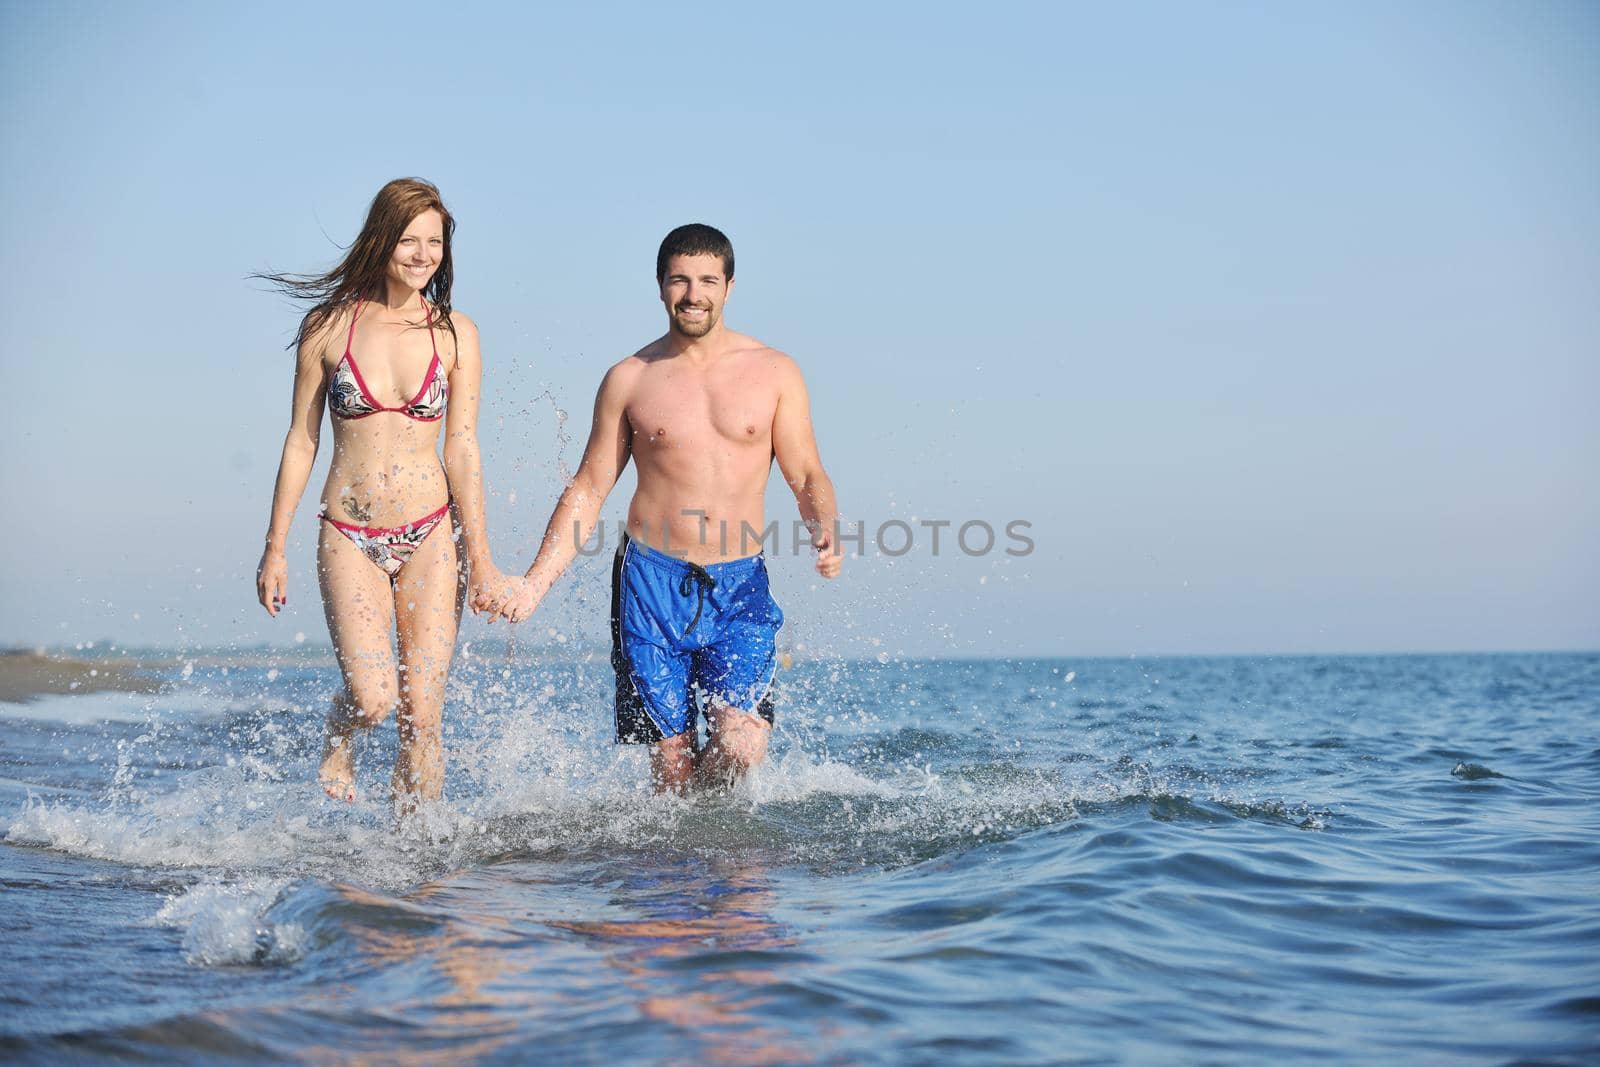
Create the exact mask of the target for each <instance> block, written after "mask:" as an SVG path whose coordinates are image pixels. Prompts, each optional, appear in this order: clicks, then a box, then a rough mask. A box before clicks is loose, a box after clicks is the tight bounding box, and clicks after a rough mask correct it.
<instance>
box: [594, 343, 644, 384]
mask: <svg viewBox="0 0 1600 1067" xmlns="http://www.w3.org/2000/svg"><path fill="white" fill-rule="evenodd" d="M655 345H656V342H654V341H652V342H651V343H650V344H648V345H645V346H644V347H643V348H641V349H639V351H637V352H635V353H633V354H632V355H631V356H623V357H622V358H621V359H619V360H618V361H617V362H615V363H613V364H611V366H610V367H608V368H607V369H606V373H605V376H604V377H603V378H601V379H600V390H601V391H602V392H607V391H612V392H614V391H616V390H628V389H631V388H632V387H633V384H634V382H636V381H638V379H639V375H640V373H641V372H642V371H643V370H644V369H645V367H647V366H648V365H649V364H650V362H651V359H652V357H651V350H652V349H653V348H654V347H655Z"/></svg>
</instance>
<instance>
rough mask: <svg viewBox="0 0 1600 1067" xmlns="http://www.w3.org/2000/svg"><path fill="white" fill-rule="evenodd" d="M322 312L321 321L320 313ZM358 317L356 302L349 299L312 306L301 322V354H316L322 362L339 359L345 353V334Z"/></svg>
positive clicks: (306, 355) (305, 355) (303, 355)
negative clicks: (326, 306) (327, 304)
mask: <svg viewBox="0 0 1600 1067" xmlns="http://www.w3.org/2000/svg"><path fill="white" fill-rule="evenodd" d="M319 312H321V313H322V314H321V321H317V320H318V313H319ZM355 318H356V302H355V301H353V300H352V301H347V302H346V303H343V304H336V305H334V306H333V307H330V308H326V309H322V308H312V309H311V310H310V311H308V312H306V317H305V319H304V320H303V321H302V322H301V326H300V329H301V340H300V355H301V356H302V358H304V357H309V356H313V355H314V356H316V357H317V359H319V360H321V361H322V362H328V361H330V360H334V359H337V358H338V357H339V356H341V355H343V354H344V340H345V335H346V333H347V332H348V331H349V329H350V326H351V324H352V323H354V322H355Z"/></svg>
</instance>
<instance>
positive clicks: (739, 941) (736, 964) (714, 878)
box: [551, 858, 815, 1064]
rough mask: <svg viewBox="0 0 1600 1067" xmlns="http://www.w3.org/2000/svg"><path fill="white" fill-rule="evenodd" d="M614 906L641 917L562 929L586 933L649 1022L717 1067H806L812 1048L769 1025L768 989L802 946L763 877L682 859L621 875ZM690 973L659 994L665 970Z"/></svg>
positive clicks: (725, 862)
mask: <svg viewBox="0 0 1600 1067" xmlns="http://www.w3.org/2000/svg"><path fill="white" fill-rule="evenodd" d="M612 902H613V903H614V904H616V905H619V906H621V907H623V908H626V909H627V910H628V911H630V912H633V913H636V914H637V915H638V916H639V917H638V918H629V919H611V920H580V921H570V922H556V923H552V924H551V925H552V926H555V927H559V928H561V929H565V930H570V931H572V932H574V933H577V934H580V935H582V936H583V937H584V938H585V939H587V940H588V942H589V943H590V944H592V945H594V946H595V947H597V948H598V949H599V950H600V951H601V952H602V953H603V954H604V957H605V960H606V962H607V964H609V965H610V966H611V967H614V968H615V969H616V970H617V971H618V972H620V974H621V977H622V984H623V986H624V987H626V988H627V989H630V990H632V991H634V993H635V994H636V995H637V998H638V999H637V1004H638V1010H639V1013H640V1014H641V1015H642V1016H644V1017H645V1018H647V1019H650V1020H654V1021H656V1022H661V1023H666V1024H669V1025H671V1026H675V1027H679V1028H681V1029H682V1030H684V1031H689V1032H692V1033H694V1034H695V1035H696V1037H697V1039H698V1041H699V1042H700V1043H701V1046H702V1047H701V1054H702V1056H703V1057H704V1058H705V1059H706V1060H708V1061H709V1062H712V1063H755V1064H763V1063H807V1062H811V1061H812V1060H814V1058H815V1057H814V1055H813V1054H812V1052H811V1050H809V1049H807V1048H805V1047H803V1046H801V1045H798V1044H796V1043H795V1042H794V1041H793V1040H792V1039H791V1038H790V1036H789V1035H788V1034H787V1033H785V1032H784V1031H782V1030H780V1029H778V1028H777V1027H775V1026H773V1025H772V1023H771V1022H770V1020H769V1018H768V1017H767V1015H766V1014H765V1011H766V1009H767V1008H768V1006H769V1005H770V1003H771V1002H772V999H773V998H772V997H771V996H770V995H769V992H768V990H769V987H771V986H773V985H774V984H776V983H777V982H778V981H779V980H780V977H779V973H778V971H779V968H780V967H781V966H782V964H783V963H784V960H783V959H781V958H780V957H778V956H777V955H768V954H776V953H780V952H786V951H787V950H790V949H793V948H795V947H796V940H795V938H794V936H793V935H792V934H791V933H790V932H789V931H788V930H786V929H784V928H783V927H782V926H780V925H779V924H778V923H777V922H775V921H774V920H773V918H772V916H771V909H772V907H773V904H774V901H773V887H772V883H771V881H770V880H769V879H768V877H767V875H766V872H765V871H764V870H763V869H762V868H760V867H757V866H755V865H753V864H750V863H748V862H740V861H738V860H735V859H731V858H712V859H709V860H702V859H692V860H685V861H683V862H681V863H679V864H676V865H674V866H671V867H668V868H665V869H661V870H655V871H650V872H648V873H645V872H640V873H636V874H634V875H632V876H631V877H628V878H625V879H624V880H623V881H622V882H621V884H619V885H618V886H617V887H616V888H615V890H614V892H613V895H612ZM665 971H673V972H677V973H679V974H680V975H681V974H682V973H683V972H692V973H693V975H694V977H695V984H694V986H693V988H691V989H684V988H682V986H683V984H684V983H683V981H682V979H681V978H678V979H676V980H674V981H672V982H671V984H670V986H669V987H668V989H669V991H667V992H663V991H662V988H663V985H664V984H666V983H664V982H663V981H662V978H663V972H665Z"/></svg>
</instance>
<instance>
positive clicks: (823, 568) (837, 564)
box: [806, 522, 844, 578]
mask: <svg viewBox="0 0 1600 1067" xmlns="http://www.w3.org/2000/svg"><path fill="white" fill-rule="evenodd" d="M806 526H807V527H808V528H809V529H810V530H811V547H812V548H814V549H816V550H817V573H818V574H820V575H822V576H823V577H824V578H837V577H839V570H840V568H842V567H843V566H844V555H843V553H841V552H840V551H839V546H838V545H837V544H836V543H834V539H833V531H832V530H830V529H828V528H827V527H826V526H823V525H822V524H821V523H817V522H808V523H806Z"/></svg>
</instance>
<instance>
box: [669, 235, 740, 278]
mask: <svg viewBox="0 0 1600 1067" xmlns="http://www.w3.org/2000/svg"><path fill="white" fill-rule="evenodd" d="M673 256H721V257H722V276H723V277H725V278H727V279H728V281H730V282H731V281H733V242H732V241H730V240H728V235H727V234H725V233H723V232H722V231H721V230H719V229H717V228H716V227H715V226H707V225H706V224H705V223H703V222H691V223H689V224H688V225H687V226H679V227H678V228H677V229H676V230H673V231H672V232H671V233H669V234H667V235H666V236H665V237H663V238H662V239H661V250H660V251H659V252H657V253H656V284H657V285H660V284H661V283H662V281H664V280H665V279H666V277H667V260H669V259H671V258H672V257H673Z"/></svg>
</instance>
